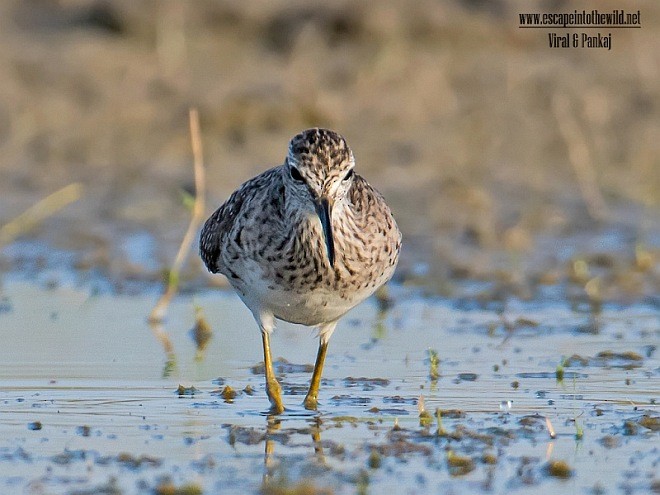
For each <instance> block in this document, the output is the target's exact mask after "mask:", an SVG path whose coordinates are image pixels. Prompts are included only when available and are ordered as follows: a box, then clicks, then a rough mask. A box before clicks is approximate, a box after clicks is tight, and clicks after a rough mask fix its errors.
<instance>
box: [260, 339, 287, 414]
mask: <svg viewBox="0 0 660 495" xmlns="http://www.w3.org/2000/svg"><path fill="white" fill-rule="evenodd" d="M261 340H262V342H263V346H264V368H265V371H266V394H267V395H268V400H270V406H271V407H270V410H271V412H272V413H273V414H281V413H283V412H284V405H282V387H280V384H279V383H278V382H277V378H275V370H274V369H273V359H272V358H271V355H270V333H269V332H267V331H265V330H262V331H261Z"/></svg>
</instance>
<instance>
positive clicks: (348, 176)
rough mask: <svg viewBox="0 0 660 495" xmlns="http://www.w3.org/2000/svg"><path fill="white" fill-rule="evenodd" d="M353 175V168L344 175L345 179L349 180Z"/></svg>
mask: <svg viewBox="0 0 660 495" xmlns="http://www.w3.org/2000/svg"><path fill="white" fill-rule="evenodd" d="M351 177H353V169H350V170H349V171H348V173H347V174H346V176H345V177H344V180H349V179H350V178H351Z"/></svg>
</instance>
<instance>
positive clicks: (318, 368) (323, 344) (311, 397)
mask: <svg viewBox="0 0 660 495" xmlns="http://www.w3.org/2000/svg"><path fill="white" fill-rule="evenodd" d="M327 351H328V341H327V340H324V339H321V340H320V342H319V352H318V354H317V355H316V364H314V372H313V373H312V381H311V383H310V384H309V392H307V397H305V402H304V404H305V409H311V410H313V411H314V410H316V406H317V404H318V395H319V386H320V385H321V374H322V373H323V363H324V362H325V354H326V352H327Z"/></svg>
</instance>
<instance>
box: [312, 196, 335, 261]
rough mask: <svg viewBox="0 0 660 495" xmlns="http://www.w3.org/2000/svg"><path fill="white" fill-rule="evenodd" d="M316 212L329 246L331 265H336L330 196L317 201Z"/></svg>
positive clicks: (327, 246)
mask: <svg viewBox="0 0 660 495" xmlns="http://www.w3.org/2000/svg"><path fill="white" fill-rule="evenodd" d="M316 214H317V215H318V216H319V219H320V220H321V227H322V228H323V236H324V238H325V247H326V248H328V261H329V262H330V266H331V267H333V268H334V266H335V240H334V238H333V236H332V221H331V219H332V203H330V201H328V198H321V199H320V200H319V201H318V202H317V203H316Z"/></svg>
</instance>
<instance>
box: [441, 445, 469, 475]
mask: <svg viewBox="0 0 660 495" xmlns="http://www.w3.org/2000/svg"><path fill="white" fill-rule="evenodd" d="M447 467H448V468H449V474H451V475H452V476H463V475H466V474H468V473H470V472H472V471H474V469H475V467H476V465H475V462H474V461H473V460H472V458H471V457H468V456H464V455H458V454H456V453H454V451H453V450H449V451H447Z"/></svg>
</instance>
